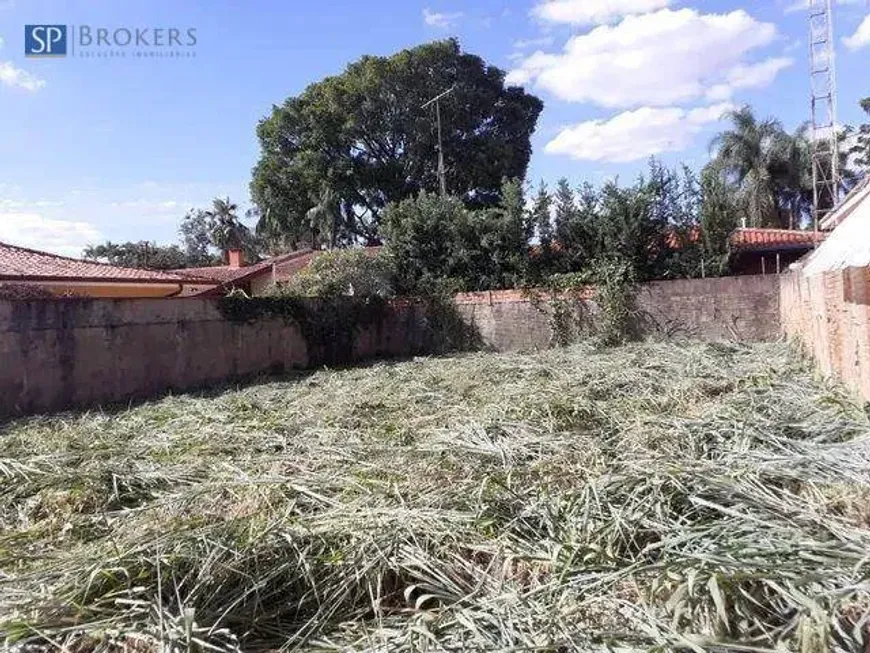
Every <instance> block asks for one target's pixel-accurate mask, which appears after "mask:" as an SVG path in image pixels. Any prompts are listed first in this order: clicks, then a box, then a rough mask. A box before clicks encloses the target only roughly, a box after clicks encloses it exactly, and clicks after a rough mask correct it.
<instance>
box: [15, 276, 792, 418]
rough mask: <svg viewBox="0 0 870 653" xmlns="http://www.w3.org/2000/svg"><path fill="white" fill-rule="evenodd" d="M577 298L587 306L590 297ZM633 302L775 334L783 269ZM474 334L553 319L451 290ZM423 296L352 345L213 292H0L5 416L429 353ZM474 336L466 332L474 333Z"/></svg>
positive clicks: (718, 333) (508, 297)
mask: <svg viewBox="0 0 870 653" xmlns="http://www.w3.org/2000/svg"><path fill="white" fill-rule="evenodd" d="M582 302H584V303H587V304H589V306H590V310H593V311H594V300H593V299H590V298H589V297H587V296H584V298H583V299H582ZM639 303H640V305H641V308H642V309H643V310H644V311H645V312H647V313H648V314H649V315H650V316H651V318H652V320H651V325H652V329H653V331H655V332H656V333H658V334H664V335H674V334H681V335H686V336H690V337H695V338H701V339H722V338H740V339H745V340H765V339H771V338H776V337H778V336H779V288H778V278H777V277H774V276H771V277H733V278H727V279H711V280H699V281H671V282H657V283H654V284H648V285H646V286H645V287H643V288H642V289H641V291H640V296H639ZM455 306H456V312H457V315H458V317H459V318H461V322H462V323H464V325H465V329H464V330H466V331H468V332H472V333H473V334H474V336H475V337H474V342H475V343H476V344H478V345H482V346H484V347H486V348H489V349H494V350H498V351H510V350H521V349H535V348H544V347H547V346H549V345H550V344H551V340H552V334H551V330H550V322H549V317H548V315H547V314H546V312H545V311H544V310H541V307H540V306H538V305H536V303H535V302H531V301H529V298H528V295H527V294H525V293H522V292H519V291H505V292H500V293H499V292H494V293H474V294H467V295H460V296H458V297H457V298H456V303H455ZM427 310H428V309H427V308H426V307H425V305H423V304H417V303H413V302H396V303H395V304H393V305H392V306H391V307H389V309H388V310H387V311H386V313H385V314H384V316H383V319H381V320H379V321H378V322H377V323H376V324H372V325H370V326H367V327H365V328H362V329H360V330H358V331H357V332H356V333H354V334H353V338H352V347H351V349H350V350H342V351H337V352H329V351H323V350H322V347H312V345H310V344H309V343H308V342H307V341H306V338H305V337H304V336H303V333H302V332H301V330H300V329H299V327H298V326H297V325H295V324H294V323H293V322H292V321H285V320H283V319H280V318H272V317H265V318H260V319H258V320H256V321H254V322H238V321H232V320H228V319H227V318H226V317H225V316H224V314H223V313H221V311H220V310H219V308H218V305H217V302H216V301H215V300H209V299H166V300H163V299H125V300H104V299H94V300H89V299H66V300H47V301H46V300H35V301H8V300H6V301H0V363H2V364H0V417H2V416H9V415H20V414H32V413H38V412H44V411H54V410H60V409H64V408H67V407H73V406H96V405H105V404H109V403H115V402H121V401H128V400H131V399H139V398H147V397H154V396H159V395H160V394H162V393H165V392H167V391H182V390H188V389H192V388H198V387H204V386H210V385H215V384H220V383H223V382H226V381H230V380H233V379H240V378H245V377H249V376H252V375H256V374H262V373H269V372H279V371H282V370H287V369H291V368H309V367H317V366H320V365H323V364H325V363H326V364H331V365H332V364H341V363H353V362H356V361H362V360H367V359H372V358H381V357H403V356H411V355H417V354H428V353H436V352H439V351H441V350H443V348H444V347H443V343H442V342H438V341H437V337H438V336H437V335H436V334H435V332H434V331H433V329H432V328H431V315H430V314H429V313H428V312H427ZM469 342H470V340H469Z"/></svg>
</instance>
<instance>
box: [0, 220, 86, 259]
mask: <svg viewBox="0 0 870 653" xmlns="http://www.w3.org/2000/svg"><path fill="white" fill-rule="evenodd" d="M101 238H102V237H101V235H100V232H99V231H98V230H97V228H96V227H94V225H92V224H90V223H88V222H74V221H69V220H51V219H48V218H45V217H43V216H42V215H40V214H39V213H0V241H3V242H5V243H10V244H12V245H19V246H21V247H30V248H32V249H39V250H43V251H47V252H54V253H55V254H63V255H65V256H74V257H80V256H81V254H82V250H83V249H84V248H85V247H86V246H87V245H88V244H90V243H96V242H98V241H99V240H100V239H101Z"/></svg>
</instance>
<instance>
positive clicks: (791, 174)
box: [711, 106, 856, 229]
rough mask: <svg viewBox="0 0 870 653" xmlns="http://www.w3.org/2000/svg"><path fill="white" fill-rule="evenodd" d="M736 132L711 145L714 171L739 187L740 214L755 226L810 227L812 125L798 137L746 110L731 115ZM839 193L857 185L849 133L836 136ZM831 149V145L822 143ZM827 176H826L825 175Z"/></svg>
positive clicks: (823, 200) (824, 201)
mask: <svg viewBox="0 0 870 653" xmlns="http://www.w3.org/2000/svg"><path fill="white" fill-rule="evenodd" d="M728 117H729V118H730V120H731V122H732V128H731V129H729V130H727V131H725V132H723V133H721V134H719V135H718V136H717V137H716V138H715V139H714V140H713V142H712V144H711V148H712V149H714V150H715V152H716V154H715V159H714V162H715V168H716V169H717V170H719V171H720V172H721V173H722V175H723V179H725V180H726V181H727V182H728V183H729V184H731V185H733V187H734V194H735V197H736V201H737V204H738V206H739V209H740V211H741V212H743V213H745V215H746V216H747V218H748V223H749V226H751V227H778V228H783V229H795V228H799V227H800V226H802V225H803V224H806V223H808V222H809V220H810V219H811V217H812V207H813V185H812V179H813V169H812V166H813V164H812V141H811V135H810V132H809V126H808V125H806V124H804V125H801V126H800V127H799V128H798V129H797V131H796V132H795V133H794V134H789V133H787V132H786V131H785V130H784V129H783V127H782V125H781V124H780V122H779V121H778V120H775V119H773V118H767V119H764V120H759V119H758V118H757V117H756V115H755V113H754V112H753V111H752V108H751V107H749V106H744V107H742V108H740V109H737V110H734V111H731V112H730V113H729V114H728ZM837 138H838V141H839V143H840V147H839V168H840V171H841V179H842V184H841V187H840V189H839V192H840V193H844V192H847V191H848V190H849V189H850V188H851V187H852V185H854V183H855V178H856V175H855V173H854V171H852V170H850V168H849V152H848V150H847V148H846V147H844V142H845V139H846V138H847V131H845V130H843V131H840V132H838V134H837ZM818 147H820V148H829V147H830V145H829V144H828V143H826V142H825V143H819V145H818ZM826 174H827V173H826ZM819 203H820V206H821V207H822V208H825V207H830V206H832V205H833V203H834V198H832V197H827V196H825V195H824V194H823V195H821V196H820V198H819Z"/></svg>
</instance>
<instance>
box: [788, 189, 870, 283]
mask: <svg viewBox="0 0 870 653" xmlns="http://www.w3.org/2000/svg"><path fill="white" fill-rule="evenodd" d="M821 226H822V228H823V229H833V231H832V232H831V234H830V237H829V238H828V239H827V241H826V242H825V244H824V245H822V246H821V247H819V248H818V249H817V250H816V251H815V252H814V253H813V255H812V256H811V257H809V258H808V259H807V260H806V261H805V265H804V266H803V271H804V273H805V274H807V275H810V276H812V275H816V274H821V273H824V272H836V271H840V270H846V269H847V268H856V269H860V268H867V267H870V176H868V177H866V178H865V179H864V181H862V182H861V183H860V184H858V185H857V186H856V187H855V188H854V189H853V190H852V192H851V193H849V195H848V196H847V197H846V198H845V199H844V200H843V201H842V202H841V203H840V205H839V206H837V208H836V209H835V210H834V211H832V212H831V213H830V214H829V215H828V216H827V217H826V218H825V219H824V220H823V221H822V224H821Z"/></svg>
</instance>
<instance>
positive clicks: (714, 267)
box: [700, 163, 740, 276]
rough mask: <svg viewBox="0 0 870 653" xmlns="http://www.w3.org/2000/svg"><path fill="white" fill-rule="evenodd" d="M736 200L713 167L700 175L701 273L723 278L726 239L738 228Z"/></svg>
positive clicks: (726, 256) (726, 255)
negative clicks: (702, 266) (702, 267)
mask: <svg viewBox="0 0 870 653" xmlns="http://www.w3.org/2000/svg"><path fill="white" fill-rule="evenodd" d="M738 214H739V209H738V202H737V198H736V197H735V196H734V193H733V192H732V189H731V188H730V186H729V185H728V183H727V182H726V181H725V180H724V178H723V176H722V174H721V172H720V171H719V170H718V169H717V167H716V164H715V163H711V164H708V165H707V166H706V167H705V168H704V171H703V172H702V173H701V216H700V227H701V238H702V243H701V244H702V247H703V253H702V256H703V260H704V273H705V275H706V276H719V275H724V274H726V273H727V271H728V262H729V257H730V250H729V247H728V237H729V236H730V235H731V233H732V232H733V231H734V230H735V229H737V227H739V226H740V223H739V218H738Z"/></svg>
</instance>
